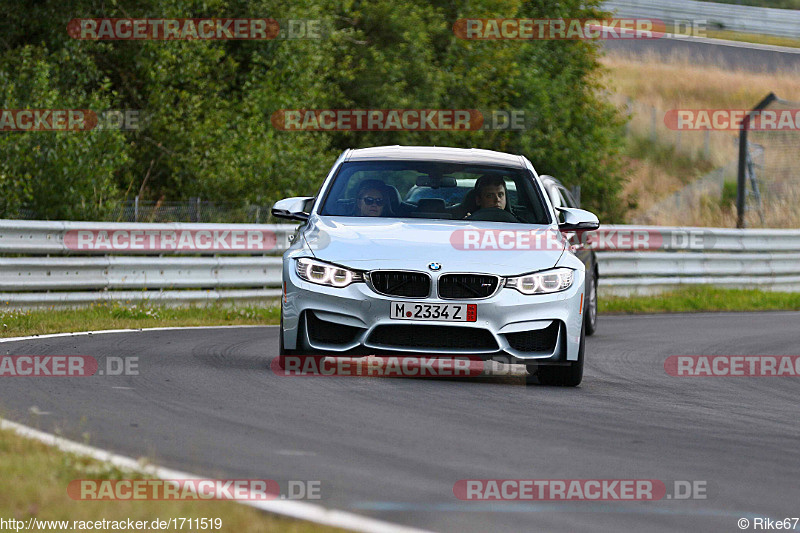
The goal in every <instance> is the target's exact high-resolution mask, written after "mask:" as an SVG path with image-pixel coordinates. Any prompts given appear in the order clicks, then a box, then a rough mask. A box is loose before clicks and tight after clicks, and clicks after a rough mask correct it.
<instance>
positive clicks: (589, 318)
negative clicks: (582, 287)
mask: <svg viewBox="0 0 800 533" xmlns="http://www.w3.org/2000/svg"><path fill="white" fill-rule="evenodd" d="M587 283H588V284H589V287H588V289H587V290H586V306H585V307H586V308H585V310H584V311H583V315H584V320H583V321H584V326H583V328H584V329H585V330H586V334H587V335H594V333H595V331H597V270H593V271H592V275H591V276H589V278H588V279H587Z"/></svg>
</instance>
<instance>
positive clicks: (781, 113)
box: [744, 98, 800, 228]
mask: <svg viewBox="0 0 800 533" xmlns="http://www.w3.org/2000/svg"><path fill="white" fill-rule="evenodd" d="M752 125H753V127H751V128H750V129H749V131H748V136H747V140H748V143H747V159H746V161H745V170H746V173H745V183H746V196H745V199H746V202H745V217H744V224H745V227H748V228H753V227H800V168H798V165H800V131H798V130H799V129H800V103H797V102H790V101H787V100H782V99H780V98H775V99H774V100H771V103H769V105H767V107H765V108H764V109H763V110H761V111H760V113H759V115H758V117H757V118H754V119H753V120H752Z"/></svg>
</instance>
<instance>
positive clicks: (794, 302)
mask: <svg viewBox="0 0 800 533" xmlns="http://www.w3.org/2000/svg"><path fill="white" fill-rule="evenodd" d="M778 310H780V311H798V310H800V294H799V293H791V292H764V291H759V290H740V289H718V288H714V287H689V288H685V289H678V290H674V291H669V292H665V293H663V294H657V295H652V296H601V297H600V298H599V300H598V311H599V312H600V313H616V314H636V313H692V312H702V311H778Z"/></svg>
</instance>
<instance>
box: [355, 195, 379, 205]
mask: <svg viewBox="0 0 800 533" xmlns="http://www.w3.org/2000/svg"><path fill="white" fill-rule="evenodd" d="M359 200H361V201H362V202H364V203H365V204H367V205H372V204H375V205H377V206H382V205H383V198H373V197H372V196H365V197H363V198H359Z"/></svg>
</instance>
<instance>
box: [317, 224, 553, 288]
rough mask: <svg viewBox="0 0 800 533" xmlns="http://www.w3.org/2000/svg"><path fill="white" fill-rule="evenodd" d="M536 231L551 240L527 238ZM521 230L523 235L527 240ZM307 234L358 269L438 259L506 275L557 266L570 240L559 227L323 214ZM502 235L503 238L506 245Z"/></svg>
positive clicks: (417, 265)
mask: <svg viewBox="0 0 800 533" xmlns="http://www.w3.org/2000/svg"><path fill="white" fill-rule="evenodd" d="M501 232H503V235H501ZM531 232H535V233H538V234H539V235H540V236H544V235H545V234H546V235H548V236H550V237H551V239H549V240H545V239H541V238H540V239H539V240H538V241H536V240H535V239H534V238H528V239H527V240H526V239H525V238H524V235H526V234H527V235H531ZM490 234H491V235H490ZM517 235H523V237H522V238H521V239H522V240H518V239H517ZM303 237H304V239H305V240H306V243H307V244H308V246H309V248H310V249H311V251H312V253H313V254H314V255H315V256H316V257H317V258H318V259H320V260H322V261H329V262H332V263H337V264H339V265H342V266H347V267H351V268H354V269H360V270H370V269H405V270H424V271H427V270H428V265H429V264H430V263H432V262H436V263H439V264H440V265H441V270H440V271H439V272H441V273H444V272H485V273H492V274H497V275H500V276H513V275H518V274H524V273H526V272H534V271H537V270H544V269H547V268H552V267H554V266H555V265H556V263H557V262H558V260H559V259H560V257H561V255H562V254H563V253H564V248H565V245H566V242H565V240H564V239H563V238H562V236H561V234H560V233H559V232H558V231H557V230H556V229H555V227H554V226H552V227H551V226H536V225H531V224H508V223H501V222H478V221H469V220H414V219H397V218H380V219H374V218H357V217H330V216H324V217H320V216H317V215H312V217H311V218H310V219H309V221H308V225H307V226H306V229H305V230H304V232H303ZM465 239H466V243H467V244H464V243H465ZM498 240H500V241H502V249H501V244H500V243H498V242H497V241H498ZM526 242H528V244H527V245H526V244H525V243H526ZM534 242H538V243H545V242H546V243H547V244H546V245H545V244H541V245H537V244H534ZM517 243H521V244H517Z"/></svg>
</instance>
